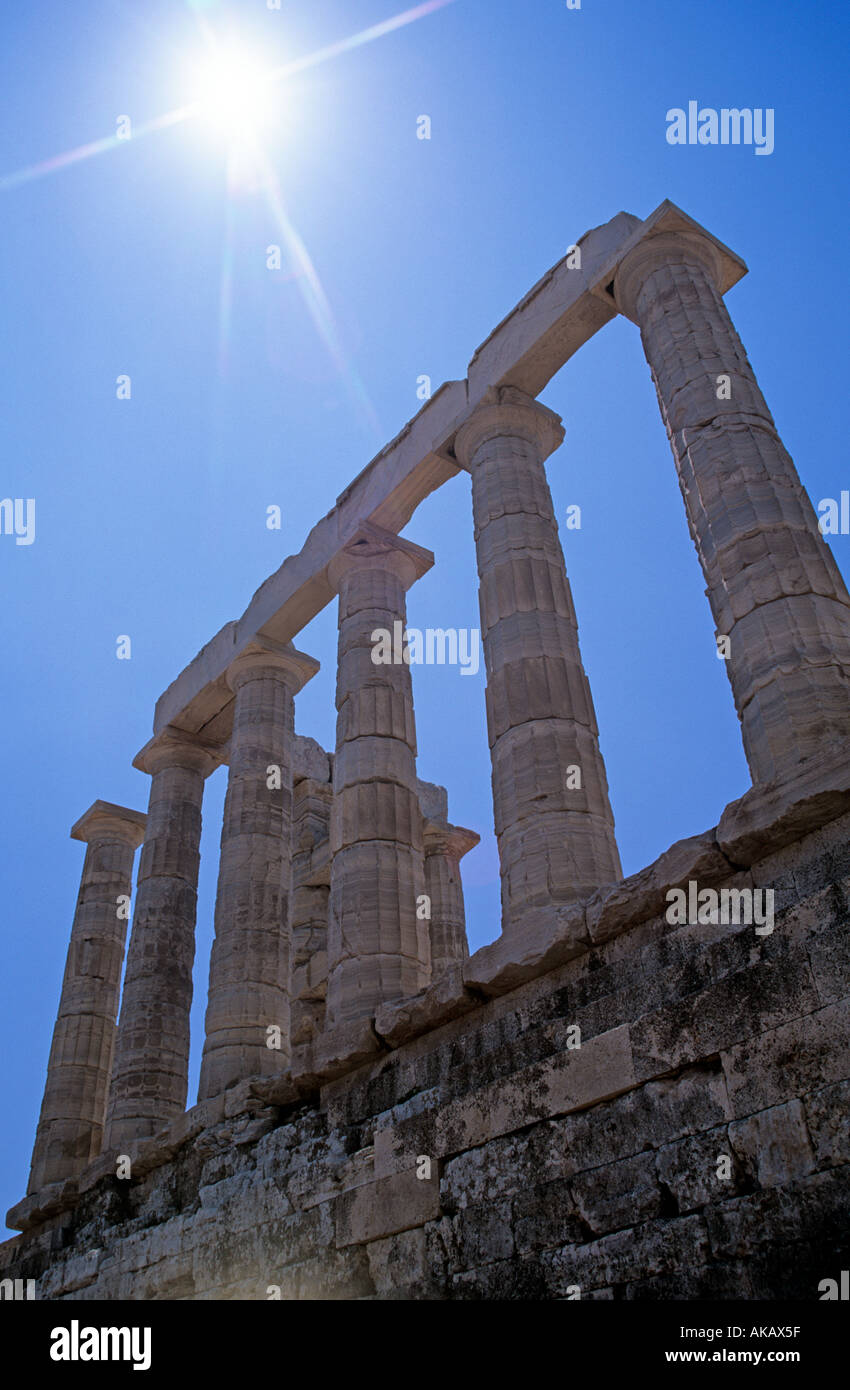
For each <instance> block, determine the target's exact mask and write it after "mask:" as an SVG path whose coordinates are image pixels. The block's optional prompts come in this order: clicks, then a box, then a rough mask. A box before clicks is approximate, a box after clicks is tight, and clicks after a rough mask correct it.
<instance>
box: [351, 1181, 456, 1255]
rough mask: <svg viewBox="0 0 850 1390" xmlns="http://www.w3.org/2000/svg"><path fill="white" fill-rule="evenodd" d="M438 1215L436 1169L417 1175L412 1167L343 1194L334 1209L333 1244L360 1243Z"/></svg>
mask: <svg viewBox="0 0 850 1390" xmlns="http://www.w3.org/2000/svg"><path fill="white" fill-rule="evenodd" d="M439 1214H440V1182H439V1177H438V1175H437V1172H436V1165H435V1170H434V1172H433V1173H432V1176H431V1177H430V1178H424V1179H423V1178H418V1177H417V1176H416V1171H415V1169H413V1168H411V1169H410V1170H408V1171H406V1172H403V1173H394V1174H392V1175H391V1176H390V1177H387V1178H380V1179H379V1180H378V1181H377V1182H374V1183H370V1184H369V1185H368V1186H367V1187H359V1188H357V1189H356V1190H355V1191H353V1192H348V1193H346V1194H345V1195H344V1196H343V1197H341V1198H340V1199H339V1201H338V1203H337V1208H336V1244H337V1247H338V1248H339V1249H342V1248H344V1247H345V1246H346V1245H361V1244H364V1243H365V1242H366V1241H372V1240H380V1239H381V1238H382V1237H384V1236H389V1235H393V1234H394V1233H395V1232H397V1231H409V1230H411V1229H412V1228H414V1227H416V1226H424V1225H425V1223H426V1222H427V1221H433V1220H434V1219H435V1218H436V1217H438V1216H439Z"/></svg>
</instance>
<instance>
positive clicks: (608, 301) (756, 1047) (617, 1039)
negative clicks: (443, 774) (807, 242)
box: [0, 202, 850, 1300]
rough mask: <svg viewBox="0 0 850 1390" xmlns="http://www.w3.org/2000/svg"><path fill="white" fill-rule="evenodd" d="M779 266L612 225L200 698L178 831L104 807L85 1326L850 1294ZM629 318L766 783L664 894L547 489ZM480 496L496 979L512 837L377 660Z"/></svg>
mask: <svg viewBox="0 0 850 1390" xmlns="http://www.w3.org/2000/svg"><path fill="white" fill-rule="evenodd" d="M745 272H746V267H745V265H744V263H743V262H742V261H741V259H740V258H739V257H738V256H737V255H736V254H734V253H733V252H732V251H730V250H729V249H728V248H727V247H726V246H724V245H723V244H722V243H721V242H720V241H718V240H717V239H716V238H715V237H714V236H713V235H712V234H711V233H710V232H708V231H706V230H705V229H704V228H703V227H700V226H698V225H697V224H696V223H695V222H694V221H692V219H691V218H689V217H688V216H687V215H686V214H685V213H683V212H682V211H680V210H679V209H678V208H677V207H675V206H673V205H672V204H670V203H667V202H665V203H663V204H662V205H661V206H660V207H659V208H657V209H656V211H655V212H653V213H652V215H651V216H650V217H649V218H647V219H646V220H645V221H641V220H640V219H638V218H636V217H632V216H630V215H628V214H626V213H620V214H618V215H617V216H616V217H614V218H613V219H612V221H610V222H608V223H606V224H605V225H604V226H601V227H597V228H595V229H594V230H593V231H591V232H589V233H587V235H586V236H585V237H583V238H582V239H581V241H580V242H579V243H578V244H577V248H576V249H573V250H571V252H570V253H569V254H568V256H567V257H566V258H565V259H564V260H563V261H561V262H560V263H559V264H558V265H556V266H554V267H553V269H552V270H550V271H549V272H548V273H547V274H546V275H545V276H544V277H543V278H542V279H541V280H540V281H539V282H538V283H537V284H536V285H535V286H534V288H533V289H532V290H530V291H529V293H528V294H527V295H526V297H525V298H524V299H523V300H522V301H521V303H520V304H519V305H517V307H516V308H515V309H514V310H513V311H512V312H511V313H510V314H509V315H508V317H507V318H505V319H504V320H503V321H502V323H501V324H500V325H499V326H498V328H496V329H495V331H494V332H493V333H492V334H491V336H490V337H489V338H488V339H487V341H486V342H485V343H484V344H483V345H482V346H481V347H480V348H479V349H478V350H477V352H476V353H475V355H474V356H473V358H472V360H471V362H470V364H469V370H468V375H467V377H466V379H465V380H463V381H453V382H448V383H446V384H444V385H443V386H442V387H440V389H439V390H438V391H437V392H436V393H435V394H434V395H433V397H432V398H431V399H430V400H429V401H428V402H427V403H426V404H425V405H424V406H423V408H422V409H421V410H420V411H419V413H418V414H417V415H416V416H415V417H414V419H412V420H411V421H410V422H409V424H408V425H407V426H405V428H404V429H403V430H402V432H401V433H400V434H399V435H398V436H397V438H395V439H394V440H393V441H392V442H391V443H390V444H388V445H387V447H386V448H385V449H384V450H383V451H382V452H381V453H380V454H379V455H378V456H377V457H376V458H375V459H373V461H372V462H371V463H370V464H369V465H368V466H367V468H366V469H365V470H364V471H363V472H362V473H361V474H360V475H359V476H358V477H357V478H356V479H355V480H354V481H353V482H352V483H351V485H350V486H349V487H348V488H347V489H346V491H345V492H344V493H343V494H342V496H341V497H339V498H338V499H337V503H336V506H335V507H334V508H333V510H332V511H331V512H330V513H329V514H328V515H327V516H326V517H324V518H323V519H322V520H321V521H320V522H319V523H318V524H317V525H316V526H315V527H314V529H313V530H312V531H311V533H310V535H309V537H308V539H307V541H306V543H305V545H304V547H303V549H302V550H301V551H300V552H299V554H297V555H294V556H291V557H290V558H289V559H287V560H286V561H285V562H284V564H283V565H282V566H281V567H280V569H279V570H278V571H277V572H276V573H275V574H273V575H272V576H271V578H269V579H268V580H267V581H266V583H265V584H264V585H263V586H262V587H261V588H260V589H259V591H258V592H257V593H256V594H255V596H254V598H253V599H252V601H251V603H250V604H249V606H248V608H247V609H246V611H245V613H244V614H243V615H242V617H241V618H239V619H238V620H236V621H234V622H229V623H227V624H226V626H225V627H223V628H222V629H221V631H220V632H218V633H217V634H216V635H215V636H214V637H213V638H212V639H211V641H210V642H209V643H208V644H207V645H206V646H205V647H204V648H203V650H202V652H201V653H200V654H199V655H198V656H197V657H196V658H195V659H194V660H193V661H191V662H190V663H189V665H188V666H187V667H186V668H185V670H184V671H182V672H181V673H180V674H179V675H178V676H177V678H176V679H175V680H174V682H173V683H172V684H171V685H170V686H169V688H168V689H167V690H166V691H165V693H164V694H163V695H162V697H161V698H160V700H159V702H158V704H157V706H156V710H155V715H154V725H153V737H152V738H151V739H150V741H149V742H148V743H147V744H146V745H145V747H144V748H143V749H142V751H141V752H140V753H139V754H138V755H137V757H136V760H135V766H137V767H139V768H141V769H142V770H143V771H144V772H146V773H147V774H149V776H150V799H149V804H148V808H147V812H146V814H143V813H142V812H140V811H138V810H130V809H127V808H126V807H121V806H115V805H112V804H110V803H108V802H105V801H96V802H95V803H94V805H93V806H91V807H90V808H89V810H88V811H86V812H85V814H84V815H83V816H82V818H81V819H80V820H79V821H78V822H77V824H76V825H75V826H74V828H73V830H72V832H71V833H72V835H73V836H74V837H75V838H76V839H79V840H82V841H83V842H84V843H85V844H86V852H85V861H84V864H83V871H82V882H81V887H80V894H79V898H78V901H77V906H76V911H75V913H74V918H73V925H72V928H71V937H70V945H69V949H68V958H67V966H66V970H65V977H64V981H63V986H62V995H61V999H60V1002H59V1010H58V1015H57V1021H56V1028H55V1032H54V1036H53V1044H52V1048H51V1052H50V1060H49V1064H48V1070H47V1081H46V1085H45V1091H44V1099H43V1104H42V1109H41V1118H40V1121H39V1125H38V1131H37V1134H36V1139H35V1148H34V1151H33V1158H32V1169H31V1173H30V1179H29V1187H28V1190H27V1194H26V1196H24V1197H23V1199H22V1200H21V1201H20V1202H19V1203H18V1204H17V1206H16V1207H14V1208H13V1210H12V1211H11V1212H10V1213H9V1225H10V1226H11V1228H12V1229H13V1230H16V1231H18V1232H19V1234H18V1235H16V1236H14V1237H13V1238H12V1239H10V1240H8V1241H7V1242H6V1243H5V1244H4V1245H2V1246H0V1278H9V1279H34V1280H35V1281H36V1289H37V1295H36V1296H37V1297H39V1298H45V1299H49V1298H53V1299H63V1298H64V1299H77V1298H84V1299H91V1298H97V1299H101V1298H105V1299H149V1298H166V1299H193V1298H228V1299H233V1298H236V1299H267V1298H275V1297H281V1298H287V1299H289V1298H305V1299H306V1298H344V1299H354V1298H398V1297H403V1298H444V1299H445V1298H496V1297H507V1298H555V1299H571V1300H572V1299H580V1298H606V1299H612V1298H617V1299H619V1298H629V1299H632V1298H638V1299H640V1298H646V1299H657V1298H684V1299H687V1298H696V1297H707V1296H720V1297H743V1298H753V1299H760V1298H775V1297H781V1296H791V1297H798V1298H803V1299H816V1298H817V1297H818V1285H819V1282H820V1281H821V1280H822V1279H824V1278H828V1277H837V1276H838V1272H839V1270H840V1268H841V1267H842V1262H843V1265H844V1267H846V1266H847V1262H848V1249H850V1234H849V1233H848V1222H847V1218H846V1215H845V1216H843V1217H842V1215H841V1213H842V1212H845V1213H846V1211H847V1208H848V1197H850V1182H848V1151H849V1150H848V1142H847V1140H848V1131H847V1124H848V1120H847V1112H848V1106H847V1101H848V1096H850V1064H848V1049H847V1044H846V1038H847V1030H848V1023H850V999H848V995H850V954H849V953H848V946H847V941H848V930H847V927H848V923H847V916H848V910H847V901H848V892H850V848H848V835H850V598H848V593H847V590H846V588H845V586H844V583H843V581H842V579H841V576H840V574H839V571H838V569H837V567H836V564H835V562H834V560H833V558H832V554H831V552H830V549H829V547H828V545H827V544H826V543H825V541H824V538H823V537H822V536H821V534H820V532H819V529H818V523H817V518H816V516H815V513H814V511H813V508H812V505H811V503H810V501H809V499H808V497H807V495H806V493H805V491H804V490H803V487H802V485H801V483H800V480H799V478H798V476H797V472H796V470H795V468H794V464H793V463H792V461H791V459H790V457H789V456H788V454H787V452H786V451H785V449H784V447H783V445H782V441H781V439H780V438H779V435H778V434H777V431H776V427H775V425H774V422H773V419H772V417H771V415H770V412H769V410H768V407H767V405H766V403H765V401H764V398H763V396H762V394H761V392H760V390H759V387H758V384H757V382H756V378H755V375H754V373H753V371H752V368H751V367H750V364H749V361H748V360H747V356H746V352H745V350H744V347H743V346H742V344H741V341H740V339H739V338H738V335H737V333H736V332H735V328H734V326H733V324H732V321H731V319H730V317H729V314H728V312H727V310H726V306H725V303H724V295H725V294H726V292H727V290H729V289H730V287H731V286H733V285H734V284H735V283H736V282H737V281H738V280H739V279H740V278H741V276H742V275H744V274H745ZM617 314H623V315H625V316H626V317H627V318H629V319H630V320H632V321H633V322H634V323H635V324H636V325H637V327H638V329H639V330H640V334H641V339H642V343H643V348H644V352H645V355H646V358H647V361H648V363H649V366H650V369H651V372H652V376H653V379H654V382H655V386H656V390H657V393H658V402H659V406H660V409H661V414H662V417H663V420H664V424H665V426H666V429H667V434H668V437H669V440H670V446H671V448H672V451H673V458H674V461H675V465H676V470H677V473H678V477H679V483H680V486H681V491H682V497H683V500H684V503H685V510H686V514H687V521H688V526H689V529H690V532H691V535H692V537H693V540H694V543H695V545H696V549H697V554H698V556H699V561H700V564H701V565H702V569H703V572H704V575H705V580H706V591H707V595H708V599H709V604H710V607H711V612H712V616H713V620H714V625H715V630H716V636H717V639H718V642H719V643H720V642H722V643H723V644H724V654H725V656H726V658H727V660H726V668H727V671H728V674H729V680H730V683H731V687H732V697H733V699H734V701H735V707H736V709H737V712H738V716H739V719H740V724H741V735H742V738H743V743H744V748H745V751H746V755H747V759H748V763H749V767H750V772H751V775H752V787H751V788H750V789H749V790H748V791H747V792H746V793H745V795H743V796H742V797H741V798H740V800H738V801H735V802H733V803H732V804H731V805H729V806H728V807H727V808H726V810H725V811H724V813H723V815H722V817H721V819H720V823H719V824H718V825H717V826H716V827H713V828H711V829H708V830H706V831H705V833H704V834H701V835H697V836H694V837H692V838H690V839H687V840H683V841H681V842H680V843H677V844H675V845H673V846H672V848H671V849H669V850H668V851H667V852H666V853H665V854H663V855H662V856H661V857H660V859H658V860H657V861H656V862H655V863H654V864H651V865H649V866H648V867H647V868H645V869H644V870H643V871H642V872H640V873H638V874H635V875H633V876H631V877H630V878H626V879H624V878H623V877H622V870H621V867H620V859H619V855H618V850H617V842H616V838H615V834H614V816H613V814H612V809H611V805H610V801H609V796H608V787H607V781H606V775H605V767H604V764H603V760H602V756H601V753H600V748H599V741H598V729H597V724H596V718H595V714H594V706H593V699H592V696H591V692H590V687H589V684H588V680H587V676H586V674H585V671H584V667H583V665H582V658H581V651H580V646H579V637H578V624H577V618H576V612H575V608H574V605H573V600H572V596H571V592H570V585H569V581H568V578H567V574H566V570H565V566H564V557H563V553H562V550H561V545H560V541H559V535H558V527H557V524H556V519H555V516H554V514H553V509H552V501H551V497H550V493H549V487H548V483H547V478H546V467H545V465H546V460H547V458H548V457H549V456H550V455H552V454H553V453H554V452H555V451H556V450H557V449H558V448H559V446H560V444H561V441H562V438H563V430H562V427H561V422H560V420H559V418H558V417H557V416H556V415H554V414H553V412H552V411H551V410H548V409H546V408H545V407H544V406H542V405H540V404H539V403H538V402H537V400H536V397H537V396H538V394H539V393H540V392H541V391H542V389H543V388H544V387H545V386H546V384H547V382H548V381H549V380H550V379H551V378H552V376H553V375H554V374H555V373H556V372H557V371H559V370H560V369H561V368H562V367H563V366H564V364H565V363H566V362H567V361H568V360H569V358H570V357H572V355H573V354H574V353H575V352H577V351H578V349H579V348H580V347H581V346H582V344H583V343H584V342H586V341H587V340H588V339H589V338H590V337H591V335H593V334H594V333H596V332H597V331H598V330H599V329H601V328H602V327H603V326H604V325H605V324H606V323H607V322H608V321H609V320H611V319H613V318H614V317H615V316H616V315H617ZM462 472H463V473H467V474H468V475H469V478H470V480H471V493H472V521H473V526H474V535H475V545H476V551H477V559H478V573H479V581H480V586H479V598H480V612H481V633H482V638H483V645H484V652H485V662H486V674H487V690H486V718H487V727H488V732H489V744H490V751H491V758H492V788H493V814H494V821H495V829H496V834H497V838H498V846H499V857H500V866H501V885H502V888H501V892H502V920H501V934H500V935H499V936H498V939H497V940H495V941H494V942H493V944H492V945H489V946H486V947H484V948H483V949H481V950H479V951H477V952H476V953H475V954H474V955H472V956H470V955H469V951H468V947H467V941H466V932H465V925H464V907H463V890H462V883H461V879H462V860H463V857H464V855H465V854H466V853H467V852H468V851H469V850H470V849H471V848H473V847H474V845H475V844H476V843H477V841H478V834H477V832H476V830H475V828H472V829H466V828H463V827H459V826H456V825H453V824H452V823H451V821H450V811H449V799H448V795H447V792H446V790H445V789H444V788H441V787H437V786H433V785H430V784H427V783H424V782H422V781H421V780H420V779H419V777H418V775H417V762H416V759H417V743H416V721H415V710H414V688H413V683H412V680H411V670H410V665H409V664H408V663H407V662H406V661H405V660H401V661H397V662H391V663H378V662H376V661H375V660H374V659H373V655H374V640H373V634H374V632H375V630H376V629H386V630H393V628H394V625H396V624H401V625H402V626H403V625H404V624H405V622H406V594H407V591H408V589H410V587H411V586H412V585H413V584H415V583H416V581H417V580H418V579H419V578H420V577H421V576H422V575H423V574H424V573H425V572H426V571H427V570H428V569H429V568H430V567H431V566H432V565H433V563H434V556H433V555H432V554H431V552H430V551H429V550H427V549H425V548H423V546H422V545H420V544H415V543H413V542H412V541H411V540H408V539H405V538H404V537H403V536H402V535H401V532H402V530H403V529H404V528H405V526H406V525H407V523H408V522H409V521H410V519H411V517H412V516H413V513H414V511H415V510H416V507H417V505H418V503H419V502H421V501H422V500H423V498H425V497H426V496H427V495H428V494H429V493H430V492H432V491H433V490H434V489H435V488H437V487H440V486H442V485H443V484H448V483H450V480H452V479H454V478H456V477H457V476H458V474H460V473H462ZM468 485H469V484H467V486H468ZM458 486H462V484H458ZM331 602H335V603H336V604H337V606H338V612H339V649H338V666H337V687H336V691H337V693H336V709H337V725H336V745H335V748H334V750H333V752H330V751H326V750H324V749H322V748H320V747H319V745H318V744H317V743H316V742H315V741H314V740H312V739H311V738H310V737H309V736H308V735H307V734H306V733H304V732H299V733H296V731H295V730H296V726H297V723H298V720H297V709H296V707H297V704H298V692H299V691H300V690H301V688H302V687H303V686H304V684H305V682H306V681H309V680H310V678H311V677H312V676H313V675H314V674H315V672H316V670H317V663H316V661H315V660H314V659H313V658H311V657H310V656H309V655H308V654H306V653H305V652H303V651H301V650H299V648H298V641H299V633H301V631H302V629H303V628H304V627H305V626H306V624H307V623H308V622H309V621H310V620H311V619H312V618H313V617H314V616H315V615H316V614H317V613H318V612H319V611H320V610H321V609H322V608H323V607H324V606H325V605H326V604H328V603H331ZM222 764H226V765H227V767H228V787H227V798H226V803H225V809H224V819H223V825H222V830H221V854H220V860H219V866H218V892H217V900H216V907H215V942H214V946H213V949H212V956H211V960H210V969H209V992H208V996H207V1013H206V1037H205V1041H204V1047H203V1061H202V1066H201V1077H200V1089H199V1094H198V1097H197V1100H195V1099H194V1097H188V1096H187V1085H188V1081H187V1078H188V1063H189V1010H190V1003H191V995H192V966H193V961H194V954H195V947H194V933H195V916H196V887H197V879H198V864H199V845H200V834H201V811H202V803H203V796H204V783H205V779H206V778H207V777H208V776H209V774H210V773H211V772H212V771H213V769H215V768H217V767H218V766H220V765H222ZM479 830H480V827H479ZM139 845H141V854H140V859H139V864H138V869H137V873H136V878H135V889H134V890H133V886H132V885H133V860H134V852H135V849H136V848H137V847H138V846H139ZM131 894H132V895H133V898H134V911H133V916H132V923H131V926H130V932H129V940H128V942H126V947H127V950H126V963H125V960H124V952H125V935H126V928H127V925H128V923H127V912H126V910H122V905H124V907H125V908H126V904H127V903H128V902H129V899H130V896H131ZM119 997H120V1013H119V1009H118V1005H119ZM187 1101H189V1102H194V1103H190V1104H189V1108H188V1109H187Z"/></svg>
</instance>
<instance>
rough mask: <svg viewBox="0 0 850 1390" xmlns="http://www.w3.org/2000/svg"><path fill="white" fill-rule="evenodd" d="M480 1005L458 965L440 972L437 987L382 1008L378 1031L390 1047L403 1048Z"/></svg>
mask: <svg viewBox="0 0 850 1390" xmlns="http://www.w3.org/2000/svg"><path fill="white" fill-rule="evenodd" d="M478 1002H479V1001H478V1000H477V999H476V997H475V995H473V994H471V993H470V992H469V990H468V989H467V988H466V986H465V984H464V979H463V966H462V964H461V963H459V962H455V963H454V964H451V965H447V966H446V968H445V969H444V970H442V971H440V973H439V974H437V975H436V976H435V979H434V983H433V984H431V985H429V986H428V988H427V989H424V990H422V991H421V992H420V993H419V994H414V995H410V996H408V997H407V998H405V999H400V1000H398V1001H397V1002H396V1003H388V1004H381V1005H380V1006H379V1008H378V1010H377V1012H376V1014H375V1031H376V1032H377V1033H378V1035H379V1037H380V1038H382V1040H383V1041H384V1042H385V1043H386V1044H387V1045H388V1046H389V1047H400V1046H401V1044H402V1043H405V1042H408V1041H409V1040H410V1039H411V1038H415V1037H418V1036H419V1035H420V1034H421V1033H427V1032H430V1031H431V1029H433V1028H438V1027H439V1026H440V1024H442V1023H449V1022H450V1021H451V1020H452V1019H453V1018H460V1017H461V1016H462V1015H463V1014H466V1013H469V1012H470V1010H472V1009H474V1008H476V1006H477V1004H478Z"/></svg>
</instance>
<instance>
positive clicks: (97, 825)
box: [71, 801, 148, 849]
mask: <svg viewBox="0 0 850 1390" xmlns="http://www.w3.org/2000/svg"><path fill="white" fill-rule="evenodd" d="M147 819H148V818H147V816H146V815H145V813H144V811H131V810H130V809H129V807H127V806H116V805H115V804H114V803H113V802H112V801H93V802H92V804H91V806H90V807H89V809H88V810H87V811H86V812H85V813H84V814H83V815H82V816H80V819H79V820H78V821H75V822H74V824H73V825H72V826H71V839H72V840H82V841H83V843H84V844H87V845H88V844H91V842H92V840H101V839H103V840H107V839H109V840H123V841H124V842H125V843H126V844H128V845H132V847H133V849H136V848H137V846H139V845H140V844H141V843H142V841H143V840H144V838H145V826H146V825H147Z"/></svg>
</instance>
